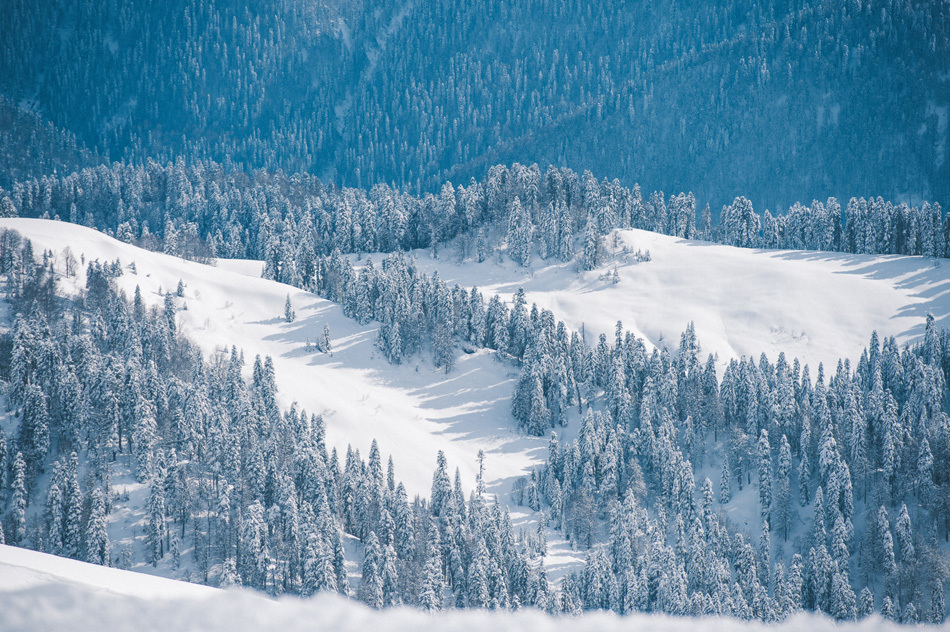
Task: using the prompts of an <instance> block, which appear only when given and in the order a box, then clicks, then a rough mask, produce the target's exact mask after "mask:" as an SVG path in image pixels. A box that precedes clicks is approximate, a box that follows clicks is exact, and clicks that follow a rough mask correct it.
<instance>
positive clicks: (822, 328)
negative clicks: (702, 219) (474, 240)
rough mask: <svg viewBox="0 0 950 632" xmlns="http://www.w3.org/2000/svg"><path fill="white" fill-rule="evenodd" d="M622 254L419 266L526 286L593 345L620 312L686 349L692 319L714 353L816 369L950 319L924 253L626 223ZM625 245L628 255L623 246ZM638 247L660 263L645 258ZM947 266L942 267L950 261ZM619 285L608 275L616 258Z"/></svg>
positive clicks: (502, 288) (495, 289)
mask: <svg viewBox="0 0 950 632" xmlns="http://www.w3.org/2000/svg"><path fill="white" fill-rule="evenodd" d="M614 234H615V235H617V236H618V237H619V243H618V244H617V245H616V246H614V243H613V242H614V237H613V235H611V236H608V237H607V238H606V242H607V245H608V250H610V251H611V252H612V255H611V257H610V259H609V260H608V261H606V262H605V263H604V264H603V265H602V266H601V267H600V268H599V269H597V270H594V271H592V272H584V273H578V272H576V271H575V267H574V264H573V263H561V262H559V261H556V260H549V261H544V260H541V259H539V258H538V257H537V256H536V253H535V256H534V257H533V258H532V261H531V265H530V266H529V267H528V268H522V267H520V266H517V265H516V264H515V263H514V262H512V261H511V260H510V259H508V258H507V257H504V256H503V254H502V253H501V252H500V251H498V252H496V253H495V256H494V257H492V258H490V259H488V260H486V261H485V262H483V263H475V262H473V261H470V260H469V261H465V262H463V263H461V264H460V263H458V262H457V259H456V258H455V257H454V256H453V252H452V249H451V248H445V249H444V250H443V251H442V254H441V255H440V257H439V258H438V259H433V258H432V256H431V254H430V253H429V251H417V252H416V253H415V254H416V256H417V259H418V264H419V266H420V267H421V268H423V269H426V270H430V271H431V270H438V271H439V276H440V277H441V278H442V279H443V280H444V281H445V282H446V283H448V284H450V285H452V284H454V283H459V284H460V285H462V286H465V287H468V288H471V287H472V286H473V285H478V287H479V289H480V290H481V291H482V293H483V294H484V295H485V296H486V297H488V296H491V295H492V294H500V295H501V296H502V297H504V298H507V297H510V296H511V295H512V294H514V293H515V292H516V291H517V290H518V288H519V287H523V288H524V290H525V292H526V295H527V301H528V305H529V306H530V304H531V303H532V302H534V303H537V305H538V307H539V308H546V309H550V310H551V311H552V312H554V315H555V317H557V318H558V319H560V320H563V321H564V323H565V324H566V325H567V326H568V327H569V328H571V329H576V330H580V329H581V327H582V326H583V327H584V330H585V331H586V339H587V342H588V344H595V343H596V342H597V336H598V335H599V334H601V333H605V334H607V339H608V341H610V342H611V343H612V342H613V339H614V335H613V332H614V328H615V326H616V324H617V320H618V319H619V320H621V321H623V325H624V328H625V329H627V330H630V331H632V332H634V333H635V334H637V335H638V336H640V337H642V338H644V339H645V340H646V341H647V342H648V343H652V344H653V345H654V346H660V347H662V346H664V345H665V346H667V347H668V348H670V350H675V349H677V348H678V346H679V336H680V333H682V332H683V330H684V329H686V326H687V324H688V323H689V322H690V321H693V322H694V323H695V327H696V336H697V338H698V339H699V342H700V343H701V344H702V348H703V352H704V354H703V357H702V359H705V353H718V354H719V356H720V360H728V359H729V358H732V357H740V356H743V355H745V356H752V357H754V358H756V359H758V356H759V354H760V353H762V352H765V354H766V355H767V356H768V357H769V359H770V360H771V361H773V362H774V361H775V359H776V358H777V357H778V354H779V352H782V351H784V352H785V355H786V357H787V358H788V360H789V362H791V360H792V358H794V357H798V358H799V360H800V361H801V362H802V363H803V364H809V365H810V366H811V374H812V376H814V375H815V371H816V370H817V368H818V363H819V362H823V363H824V365H825V371H826V373H827V372H828V371H831V372H834V369H835V366H836V364H837V361H838V359H839V358H841V359H845V358H848V359H850V360H851V363H852V367H853V366H855V363H856V362H857V360H858V358H859V357H860V354H861V351H862V350H863V349H864V347H865V346H866V345H867V344H868V341H869V340H870V337H871V332H872V331H874V330H877V332H878V335H879V336H881V338H882V339H883V337H885V336H895V337H896V339H897V342H898V344H903V343H905V342H914V341H916V340H918V339H919V338H920V337H921V336H922V335H923V331H924V322H925V318H926V316H927V314H928V313H933V315H934V317H935V318H936V319H937V325H938V327H946V326H950V266H948V265H947V262H946V261H943V262H941V261H939V260H934V259H927V258H924V257H902V256H896V255H893V256H885V255H851V254H844V253H836V252H815V251H789V250H755V249H749V248H734V247H731V246H721V245H717V244H712V243H709V242H703V241H694V240H687V239H680V238H677V237H670V236H667V235H660V234H658V233H652V232H648V231H643V230H623V231H615V233H614ZM624 247H626V250H627V253H626V254H625V253H624ZM637 250H640V251H649V252H650V255H651V258H652V259H651V260H650V261H642V262H638V261H636V258H635V257H634V254H633V253H635V252H636V251H637ZM941 263H943V265H942V266H941ZM615 266H616V268H617V275H618V276H619V279H620V282H619V283H617V284H614V283H612V281H611V279H610V278H608V277H609V276H610V275H612V273H613V270H614V267H615Z"/></svg>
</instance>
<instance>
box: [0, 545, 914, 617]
mask: <svg viewBox="0 0 950 632" xmlns="http://www.w3.org/2000/svg"><path fill="white" fill-rule="evenodd" d="M0 604H2V606H0V630H3V631H4V632H45V631H47V630H48V631H50V632H58V631H61V630H101V631H106V630H108V631H110V632H121V631H124V630H128V631H130V632H152V631H155V632H168V631H170V630H176V631H177V630H195V631H198V630H200V631H202V632H214V631H216V630H222V631H226V632H244V631H245V630H246V631H252V630H253V631H258V630H282V631H283V632H294V631H295V630H328V631H334V632H351V631H352V632H365V631H366V630H373V631H375V632H397V631H402V630H422V629H429V630H439V631H440V632H454V631H459V632H463V631H464V632H482V631H484V632H506V631H515V630H530V631H531V632H547V631H553V630H558V631H564V632H582V631H583V632H587V631H589V632H611V631H613V630H617V631H621V630H651V631H654V630H655V631H658V632H706V631H707V630H709V631H712V630H735V631H736V632H752V631H753V630H774V631H776V632H785V631H788V632H793V631H796V630H804V629H808V630H810V631H811V632H824V631H826V630H827V631H829V632H830V631H832V630H834V631H839V632H848V631H849V630H859V631H861V632H872V631H878V630H880V631H884V630H897V629H899V628H898V626H897V625H895V624H893V623H890V622H885V621H884V620H882V619H880V618H879V617H876V616H875V617H872V618H870V619H866V620H865V621H862V622H861V623H850V624H838V623H835V622H834V621H832V620H831V619H829V618H826V617H823V616H820V615H814V614H804V613H803V614H800V615H798V616H796V617H793V618H791V619H789V620H787V621H785V622H783V623H781V624H777V625H770V626H767V625H764V624H761V623H751V622H743V621H735V620H731V619H712V618H711V619H700V620H697V619H690V618H673V617H664V616H650V615H633V616H627V617H619V616H616V615H614V614H610V613H600V612H598V613H589V614H584V615H582V616H578V617H560V618H554V617H550V616H548V615H546V614H543V613H540V612H538V611H532V610H521V611H518V612H514V613H509V612H491V611H465V610H456V611H449V612H444V613H432V614H427V613H424V612H421V611H418V610H413V609H410V608H405V607H403V608H393V609H389V610H382V611H377V610H371V609H369V608H367V607H366V606H363V605H362V604H359V603H357V602H355V601H352V600H348V599H345V598H343V597H339V596H336V595H330V594H321V595H319V596H317V597H315V598H313V599H309V600H304V599H295V598H283V599H279V600H273V599H269V598H267V597H265V596H263V595H261V594H259V593H253V592H250V591H244V590H236V589H230V590H226V591H224V590H218V589H215V588H208V587H205V586H198V585H195V584H187V583H184V582H178V581H174V580H170V579H161V578H156V577H149V576H146V575H139V574H137V573H132V572H129V571H121V570H117V569H112V568H105V567H101V566H95V565H92V564H85V563H83V562H75V561H72V560H66V559H63V558H59V557H55V556H52V555H47V554H45V553H36V552H34V551H26V550H24V549H17V548H14V547H9V546H2V545H0Z"/></svg>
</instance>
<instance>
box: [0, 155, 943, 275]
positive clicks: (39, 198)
mask: <svg viewBox="0 0 950 632" xmlns="http://www.w3.org/2000/svg"><path fill="white" fill-rule="evenodd" d="M0 214H2V215H5V216H13V215H19V216H21V217H50V218H54V217H58V218H60V219H62V220H68V221H71V222H75V223H80V224H83V225H86V226H90V227H94V228H98V229H99V230H103V231H105V232H107V233H109V234H112V235H114V236H115V237H117V238H118V239H120V240H122V241H125V242H129V243H137V244H139V245H141V246H143V247H146V248H150V249H153V250H155V249H161V250H164V251H165V252H167V253H169V254H174V255H179V256H184V257H187V258H199V259H202V258H205V259H207V258H213V257H225V258H252V259H262V260H265V261H266V262H267V272H266V276H268V277H269V278H273V279H276V280H279V281H282V282H285V283H291V284H293V285H297V286H300V287H309V285H310V284H311V283H312V282H313V272H314V261H315V259H316V257H317V256H318V255H321V254H322V255H329V254H332V253H333V252H334V251H336V250H339V251H340V252H341V253H343V254H350V253H356V254H360V253H366V252H391V251H396V250H409V249H414V248H432V249H433V251H434V252H436V253H437V252H438V250H439V249H440V248H444V247H448V246H450V245H452V247H453V248H454V253H455V254H456V255H457V256H458V257H461V258H468V257H471V258H473V259H476V260H477V261H483V260H484V259H485V258H487V257H489V256H491V254H492V253H493V252H494V251H495V250H497V249H501V250H503V251H504V252H506V253H507V255H508V256H509V257H510V258H511V259H513V260H514V261H516V262H517V263H519V264H521V265H525V266H527V265H529V264H530V262H531V259H532V257H534V256H535V255H537V256H539V257H541V259H545V260H548V259H553V260H560V261H571V260H574V259H576V260H577V262H578V268H580V269H582V270H591V269H593V268H595V267H597V266H599V265H600V264H602V263H603V260H604V248H603V237H604V236H605V235H607V234H608V233H609V232H610V231H611V230H612V229H614V228H630V227H632V228H640V229H645V230H651V231H656V232H660V233H664V234H668V235H673V236H677V237H685V238H689V239H706V240H710V241H717V242H720V243H724V244H729V245H734V246H742V247H754V248H784V249H810V250H825V251H838V252H850V253H881V254H905V255H924V256H932V257H933V256H936V257H946V256H948V255H950V219H948V216H945V215H944V213H943V210H942V209H941V207H940V205H939V204H937V203H934V204H930V203H929V202H925V203H923V205H922V206H920V207H917V206H908V205H907V204H903V203H902V204H894V203H892V202H885V201H884V200H883V199H882V198H880V197H878V198H869V199H868V198H864V197H858V198H851V199H850V200H849V201H848V203H847V204H846V205H845V206H844V208H842V206H841V204H839V203H838V201H837V200H836V199H835V198H829V199H828V200H827V201H826V202H824V203H823V202H820V201H817V200H816V201H813V202H812V203H811V204H810V205H807V206H806V205H803V204H799V203H796V204H794V205H793V206H792V207H791V208H790V209H789V211H788V213H786V214H779V215H775V216H773V215H772V214H771V213H770V212H769V211H768V210H766V211H765V212H764V214H761V215H760V214H759V213H758V212H756V211H755V210H754V208H753V206H752V204H751V202H750V201H749V200H748V199H747V198H745V197H742V196H740V197H737V198H735V200H734V201H733V202H732V203H731V204H729V205H726V206H723V207H722V210H721V212H720V213H719V214H718V222H714V219H713V215H712V213H711V210H710V208H709V206H708V205H705V206H703V208H700V207H699V205H698V204H697V201H696V198H695V196H694V195H693V194H692V193H680V194H678V195H671V196H669V197H666V196H665V195H664V194H663V192H662V191H654V192H653V193H651V194H649V195H647V194H646V193H644V192H642V191H641V189H640V187H639V186H634V187H633V188H632V189H629V188H626V187H623V186H621V185H620V183H619V182H618V181H616V180H614V181H612V182H611V181H608V180H606V179H604V180H601V181H598V180H597V179H596V178H595V177H594V176H593V175H592V174H591V173H590V172H589V171H585V172H584V173H583V174H577V173H576V172H574V171H571V170H569V169H561V168H557V167H548V168H547V169H546V170H544V171H543V172H542V171H541V169H539V168H538V166H537V165H532V166H529V167H526V166H523V165H518V164H515V165H512V166H511V167H505V166H501V165H496V166H494V167H492V168H490V169H489V170H488V173H487V175H486V176H485V178H484V179H483V180H481V181H476V180H474V179H472V180H471V181H470V182H469V183H468V185H464V186H458V187H455V186H453V185H452V184H451V183H445V184H444V185H443V186H442V188H441V190H440V192H439V194H438V195H432V194H426V195H422V196H415V195H410V194H407V193H405V192H402V191H400V190H397V189H394V188H391V187H389V186H388V185H377V186H375V187H373V188H372V189H371V190H369V191H368V192H367V191H364V190H361V189H350V188H345V189H337V188H336V187H333V186H326V185H324V184H323V182H322V181H321V180H320V179H319V178H315V177H312V176H308V175H305V174H295V175H292V176H289V177H288V176H286V175H284V174H282V173H280V172H277V173H268V172H264V171H257V172H254V173H250V174H248V173H244V172H241V171H227V170H225V169H224V168H223V167H222V166H221V165H218V164H216V163H213V162H209V163H201V164H198V165H193V166H187V165H186V164H185V163H184V161H181V160H179V161H177V162H176V163H174V164H167V165H165V166H162V165H159V164H157V163H155V162H149V163H148V164H147V165H145V166H144V167H134V166H130V165H125V164H122V163H115V164H113V165H112V166H110V167H106V166H100V167H95V168H87V169H83V170H81V171H78V172H74V173H72V174H70V175H67V176H63V177H42V178H38V179H30V180H25V181H22V182H17V183H15V184H14V185H13V186H11V187H10V189H9V190H8V191H2V190H0ZM578 233H579V234H580V235H581V238H580V239H577V238H576V235H577V234H578Z"/></svg>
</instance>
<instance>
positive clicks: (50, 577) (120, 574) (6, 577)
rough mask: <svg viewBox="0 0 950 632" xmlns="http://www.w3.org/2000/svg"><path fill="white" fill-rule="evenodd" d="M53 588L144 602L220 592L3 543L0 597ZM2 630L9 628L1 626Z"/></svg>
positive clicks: (202, 596) (203, 595) (209, 595)
mask: <svg viewBox="0 0 950 632" xmlns="http://www.w3.org/2000/svg"><path fill="white" fill-rule="evenodd" d="M51 585H58V586H67V585H68V586H74V587H82V588H83V589H85V590H88V591H95V592H108V593H111V594H114V595H124V596H127V597H138V598H142V599H176V600H182V599H206V598H208V597H211V596H212V595H214V594H216V593H219V592H220V591H219V590H218V589H217V588H211V587H210V586H201V585H199V584H189V583H187V582H181V581H175V580H173V579H166V578H164V577H155V576H154V575H145V574H143V573H135V572H132V571H123V570H119V569H116V568H108V567H106V566H97V565H95V564H87V563H85V562H77V561H76V560H71V559H68V558H65V557H58V556H56V555H49V554H47V553H39V552H37V551H30V550H28V549H21V548H18V547H15V546H6V545H2V544H0V594H5V595H11V594H16V593H19V592H24V591H29V590H31V589H35V588H42V587H45V586H51ZM0 629H9V628H5V627H3V626H0Z"/></svg>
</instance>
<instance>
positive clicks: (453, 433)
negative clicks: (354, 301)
mask: <svg viewBox="0 0 950 632" xmlns="http://www.w3.org/2000/svg"><path fill="white" fill-rule="evenodd" d="M0 226H2V227H6V228H12V229H14V230H17V231H19V232H20V233H21V234H22V235H23V236H24V237H26V238H28V239H30V240H32V241H33V245H34V251H36V252H42V251H43V250H44V249H50V250H52V251H53V252H54V254H55V255H56V256H57V257H58V262H57V269H59V270H60V271H62V263H61V261H62V252H63V249H64V248H66V247H67V246H68V247H70V249H71V250H72V252H73V254H74V256H75V257H76V258H77V259H79V258H80V256H83V257H84V258H85V261H86V262H88V261H90V260H94V259H99V260H100V261H103V262H104V261H113V260H115V259H116V258H118V259H119V260H120V261H121V263H122V265H123V268H124V274H123V275H122V276H121V277H119V278H118V279H116V283H117V284H118V286H119V287H120V288H122V289H123V290H125V292H126V293H127V294H128V295H129V297H130V298H131V296H132V294H133V293H134V291H135V287H136V286H139V287H140V288H141V293H142V298H143V300H144V301H145V302H146V304H148V305H157V306H159V307H160V306H161V305H162V301H163V299H164V292H167V291H172V292H174V291H175V290H176V287H177V285H178V281H179V279H180V280H181V281H182V282H183V284H184V297H183V298H182V299H177V303H178V309H179V312H178V320H177V322H178V327H179V329H180V330H181V331H182V333H183V334H184V335H185V336H187V337H189V338H191V339H192V340H193V341H194V342H196V343H197V344H198V345H199V346H200V347H201V348H202V350H203V351H204V352H205V353H206V354H211V353H213V352H215V351H216V350H225V349H226V350H230V348H231V346H232V345H233V346H236V347H237V348H238V349H239V350H243V351H244V355H245V360H246V361H245V366H246V367H247V371H248V376H249V375H250V368H251V365H252V364H253V359H254V356H255V355H257V354H260V355H261V357H262V358H263V357H264V356H266V355H270V356H272V357H273V360H274V368H275V370H276V374H277V380H278V388H279V392H278V398H279V403H280V405H281V408H282V409H287V408H289V407H290V405H291V404H292V403H294V402H296V403H297V407H298V410H299V409H301V408H302V409H306V410H307V411H308V412H310V413H318V414H320V413H322V414H323V416H324V418H325V419H326V423H327V443H328V446H327V447H328V448H333V447H335V448H337V450H339V451H340V454H341V455H342V454H344V453H345V452H346V447H347V445H348V444H351V445H352V446H353V447H354V448H355V449H359V450H360V452H361V454H363V455H366V454H368V452H369V447H370V444H371V442H372V440H373V439H374V438H375V439H377V441H378V442H379V447H380V451H381V452H382V454H383V458H384V459H385V458H386V455H392V457H393V461H394V463H395V474H396V479H397V480H400V481H402V482H403V483H404V484H405V486H406V489H407V491H408V493H409V494H410V496H412V495H414V494H420V495H423V496H426V497H427V496H428V495H429V491H430V488H431V485H432V472H433V470H434V469H435V466H436V454H437V453H438V451H439V450H443V451H444V452H445V455H446V458H447V459H448V463H449V466H450V467H451V468H453V469H454V468H455V467H458V468H460V470H461V475H462V482H463V483H464V485H465V486H466V489H471V488H472V486H473V485H474V481H475V476H476V474H477V472H478V463H477V459H476V455H477V454H478V451H479V450H484V451H485V454H486V460H485V467H486V470H487V472H486V483H487V486H488V491H489V492H490V493H499V494H501V493H504V492H506V491H507V489H508V486H509V485H510V480H511V479H513V478H514V477H516V476H520V475H521V474H524V473H526V472H527V471H528V470H529V469H530V467H531V466H533V465H534V464H536V463H540V462H542V461H543V460H544V457H545V456H546V446H547V444H546V439H538V438H533V437H525V436H523V435H521V434H519V433H518V432H517V431H516V430H515V429H514V424H513V421H512V419H511V415H510V413H509V400H510V398H511V394H512V392H513V390H514V385H515V380H516V379H517V376H518V367H517V366H515V365H513V364H509V363H507V362H502V361H499V360H497V359H496V357H495V355H494V353H493V352H490V351H488V350H482V351H479V352H476V353H473V354H461V355H460V356H459V358H458V360H457V362H456V366H455V368H454V369H453V370H452V372H451V373H449V374H448V375H446V374H445V373H444V371H442V370H439V369H435V368H433V367H432V364H431V362H430V361H429V360H428V358H427V357H426V356H425V355H419V356H415V357H412V358H408V359H407V360H406V362H405V363H404V364H402V365H395V366H394V365H391V364H389V363H388V362H387V360H386V359H385V357H383V355H382V354H381V353H379V352H378V351H377V349H376V347H375V346H374V340H375V337H376V330H377V327H378V324H376V323H372V324H370V325H366V326H363V325H359V324H357V323H356V322H355V321H353V320H351V319H350V318H347V317H346V316H344V315H343V312H342V309H341V308H340V306H339V305H336V304H335V303H331V302H330V301H326V300H324V299H321V298H319V297H317V296H315V295H313V294H310V293H309V292H305V291H302V290H299V289H296V288H293V287H291V286H288V285H284V284H281V283H277V282H274V281H269V280H265V279H261V278H260V272H261V269H262V268H261V265H260V264H256V265H255V264H254V263H253V262H246V261H244V262H236V267H237V268H238V271H230V270H229V269H227V267H226V265H225V264H228V263H231V262H224V261H221V262H219V263H220V264H221V265H219V266H218V267H211V266H207V265H202V264H198V263H193V262H189V261H184V260H182V259H179V258H177V257H172V256H168V255H164V254H161V253H155V252H149V251H147V250H143V249H140V248H137V247H135V246H131V245H128V244H125V243H122V242H120V241H117V240H115V239H112V238H110V237H108V236H106V235H104V234H102V233H99V232H97V231H94V230H92V229H88V228H83V227H80V226H77V225H75V224H67V223H65V222H55V221H51V220H34V219H3V220H0ZM132 264H134V266H135V267H134V270H133V269H132V267H131V266H132ZM79 267H80V268H81V270H80V273H79V275H78V276H77V277H76V278H74V279H71V280H69V281H66V280H64V281H63V283H62V288H61V289H62V290H64V291H66V292H73V293H75V292H78V291H79V290H80V289H81V288H84V287H85V275H84V270H85V266H84V265H80V266H79ZM242 272H245V273H248V274H242ZM248 275H249V276H248ZM70 282H72V285H73V287H69V283H70ZM288 295H289V296H290V300H291V304H292V306H293V309H294V311H295V312H296V320H294V321H293V322H291V323H288V322H286V320H285V319H284V317H283V313H284V302H285V300H286V298H287V296H288ZM324 325H328V326H329V328H330V332H331V339H332V355H329V354H323V353H320V352H318V351H316V350H310V351H308V350H307V348H306V347H307V341H308V340H309V341H310V342H311V343H316V342H317V341H318V339H319V338H320V337H321V335H322V332H323V328H324ZM384 462H385V461H384Z"/></svg>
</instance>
